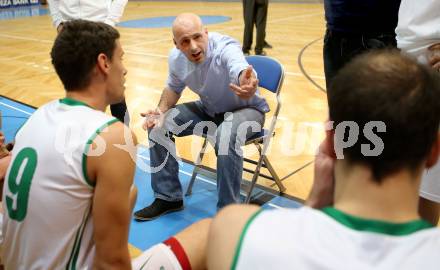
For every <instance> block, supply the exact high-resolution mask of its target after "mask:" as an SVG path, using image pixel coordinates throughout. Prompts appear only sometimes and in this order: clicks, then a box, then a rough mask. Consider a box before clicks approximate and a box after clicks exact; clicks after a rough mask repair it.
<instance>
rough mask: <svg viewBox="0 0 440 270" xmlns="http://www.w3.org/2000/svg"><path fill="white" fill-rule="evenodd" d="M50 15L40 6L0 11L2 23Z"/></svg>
mask: <svg viewBox="0 0 440 270" xmlns="http://www.w3.org/2000/svg"><path fill="white" fill-rule="evenodd" d="M47 14H49V10H48V9H47V8H42V7H40V6H38V5H33V6H25V7H17V8H6V9H0V21H5V20H13V19H19V18H25V17H35V16H45V15H47Z"/></svg>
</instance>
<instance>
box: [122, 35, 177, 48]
mask: <svg viewBox="0 0 440 270" xmlns="http://www.w3.org/2000/svg"><path fill="white" fill-rule="evenodd" d="M172 40H173V39H172V38H171V37H169V38H163V39H156V40H149V41H144V42H139V43H135V44H131V45H125V46H124V48H126V49H127V48H131V47H137V46H141V45H148V44H155V43H160V42H163V41H169V42H170V43H171V41H172Z"/></svg>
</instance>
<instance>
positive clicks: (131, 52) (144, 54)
mask: <svg viewBox="0 0 440 270" xmlns="http://www.w3.org/2000/svg"><path fill="white" fill-rule="evenodd" d="M124 51H125V50H124ZM125 53H127V54H135V55H142V56H151V57H159V58H168V55H163V54H156V53H143V52H135V51H130V50H128V51H125Z"/></svg>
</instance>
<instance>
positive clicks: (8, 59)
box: [0, 52, 48, 61]
mask: <svg viewBox="0 0 440 270" xmlns="http://www.w3.org/2000/svg"><path fill="white" fill-rule="evenodd" d="M42 54H48V53H47V52H38V53H29V54H22V55H18V56H13V57H5V58H0V61H10V60H17V59H20V58H24V57H29V56H35V55H42Z"/></svg>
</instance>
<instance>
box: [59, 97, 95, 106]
mask: <svg viewBox="0 0 440 270" xmlns="http://www.w3.org/2000/svg"><path fill="white" fill-rule="evenodd" d="M60 103H63V104H66V105H69V106H86V107H89V108H92V107H90V106H89V105H87V104H86V103H84V102H82V101H79V100H76V99H73V98H69V97H65V98H62V99H60ZM92 109H93V108H92Z"/></svg>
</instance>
